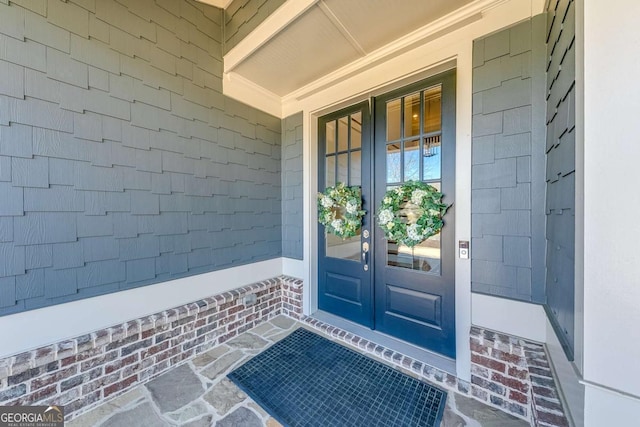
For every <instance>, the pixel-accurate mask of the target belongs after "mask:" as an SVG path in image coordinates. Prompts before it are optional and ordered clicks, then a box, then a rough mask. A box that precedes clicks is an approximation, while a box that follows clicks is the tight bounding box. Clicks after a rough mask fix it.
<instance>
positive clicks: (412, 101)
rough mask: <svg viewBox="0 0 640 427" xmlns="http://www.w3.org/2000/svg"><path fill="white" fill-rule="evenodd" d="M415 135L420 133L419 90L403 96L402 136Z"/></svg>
mask: <svg viewBox="0 0 640 427" xmlns="http://www.w3.org/2000/svg"><path fill="white" fill-rule="evenodd" d="M387 120H389V119H387ZM416 135H420V92H418V93H414V94H411V95H408V96H405V97H404V137H405V138H409V137H412V136H416Z"/></svg>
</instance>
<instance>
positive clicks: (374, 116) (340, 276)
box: [318, 71, 455, 358]
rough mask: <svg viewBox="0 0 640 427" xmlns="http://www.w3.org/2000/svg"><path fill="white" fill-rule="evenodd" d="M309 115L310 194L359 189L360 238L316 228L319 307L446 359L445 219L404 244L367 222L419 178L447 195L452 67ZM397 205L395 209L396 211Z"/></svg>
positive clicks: (450, 320)
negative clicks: (313, 180) (314, 145)
mask: <svg viewBox="0 0 640 427" xmlns="http://www.w3.org/2000/svg"><path fill="white" fill-rule="evenodd" d="M368 105H369V104H368V103H363V104H359V105H357V106H354V107H352V108H351V109H345V110H341V111H338V112H336V113H333V114H330V115H328V116H324V117H322V118H320V119H319V135H318V136H319V139H318V140H319V163H320V164H319V166H320V168H319V170H320V173H319V183H320V190H322V189H324V187H325V186H331V185H334V184H335V183H337V182H345V183H347V184H348V185H355V186H359V187H360V188H361V192H362V196H363V202H364V209H365V210H366V211H367V214H366V216H365V218H364V221H363V227H362V229H361V233H360V235H358V236H356V237H354V238H352V239H348V240H342V239H340V238H337V237H335V236H331V235H329V236H325V233H324V229H323V227H322V226H320V228H319V233H318V236H319V239H318V244H319V247H318V254H319V277H318V284H319V299H318V302H319V308H320V309H321V310H324V311H328V312H330V313H332V314H335V315H338V316H341V317H344V318H346V319H348V320H351V321H354V322H357V323H359V324H361V325H364V326H367V327H369V328H371V329H375V330H377V331H379V332H382V333H385V334H388V335H391V336H393V337H396V338H399V339H401V340H404V341H407V342H410V343H412V344H416V345H418V346H420V347H423V348H426V349H429V350H431V351H434V352H437V353H440V354H442V355H444V356H447V357H450V358H455V300H454V295H455V277H454V256H455V255H454V254H455V248H454V217H455V207H454V206H452V207H451V208H449V210H448V211H447V214H446V215H445V217H444V222H445V226H444V227H443V229H442V231H441V232H440V233H439V234H437V235H435V236H433V237H431V238H429V239H427V240H426V241H424V242H422V243H421V244H419V245H417V246H415V247H413V248H409V247H406V246H403V245H399V244H398V243H396V242H394V241H388V240H387V239H386V238H385V235H384V233H383V231H382V230H381V229H380V228H379V227H378V226H377V225H376V224H375V211H376V209H377V206H378V205H379V203H380V201H381V200H382V199H383V198H384V195H385V193H386V191H388V190H392V189H394V188H397V187H399V186H401V185H403V184H404V183H405V182H407V181H421V182H425V183H428V184H430V185H432V186H434V187H436V188H437V189H438V190H439V191H441V192H442V193H443V194H444V199H443V201H444V202H445V203H447V204H452V203H453V201H454V196H455V194H454V193H455V72H454V71H450V72H446V73H443V74H440V75H438V76H435V77H433V78H429V79H427V80H424V81H421V82H418V83H416V84H413V85H411V86H408V87H404V88H402V89H398V90H395V91H393V92H390V93H387V94H384V95H382V96H378V97H376V98H374V99H373V101H372V105H373V111H372V112H371V114H369V111H368ZM403 210H405V209H403Z"/></svg>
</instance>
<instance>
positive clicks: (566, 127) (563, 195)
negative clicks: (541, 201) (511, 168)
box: [546, 0, 576, 353]
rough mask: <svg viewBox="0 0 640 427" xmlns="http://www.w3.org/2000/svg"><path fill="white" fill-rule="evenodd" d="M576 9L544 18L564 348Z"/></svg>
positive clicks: (552, 280) (555, 264)
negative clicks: (545, 24)
mask: <svg viewBox="0 0 640 427" xmlns="http://www.w3.org/2000/svg"><path fill="white" fill-rule="evenodd" d="M575 8H576V5H575V1H573V0H551V1H550V2H549V5H548V9H547V14H546V17H547V28H546V29H547V33H546V34H547V60H546V67H547V68H546V69H547V81H546V83H547V86H546V89H547V91H546V93H547V114H546V124H547V145H546V153H547V168H546V183H547V198H546V222H547V233H546V238H547V273H546V282H547V307H548V308H549V311H550V312H551V313H550V314H551V317H552V323H555V325H554V326H555V327H556V332H557V333H558V335H559V337H560V339H561V342H563V344H566V345H568V347H569V348H572V347H573V342H574V296H575V290H574V289H575V284H574V262H575V261H574V260H575V238H574V237H575V167H576V166H575V144H576V140H575ZM568 352H569V353H570V352H571V350H569V351H568Z"/></svg>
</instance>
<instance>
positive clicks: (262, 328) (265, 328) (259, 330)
mask: <svg viewBox="0 0 640 427" xmlns="http://www.w3.org/2000/svg"><path fill="white" fill-rule="evenodd" d="M273 328H274V326H273V325H272V324H271V323H269V322H266V323H263V324H261V325H258V326H256V327H255V328H253V329H251V330H250V331H249V332H251V333H252V334H256V335H262V334H264V333H266V332H269V331H270V330H271V329H273Z"/></svg>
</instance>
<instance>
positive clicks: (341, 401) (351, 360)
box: [228, 328, 447, 427]
mask: <svg viewBox="0 0 640 427" xmlns="http://www.w3.org/2000/svg"><path fill="white" fill-rule="evenodd" d="M228 377H229V378H230V379H231V380H232V381H233V382H235V383H236V384H237V385H238V387H240V388H241V389H242V390H243V391H244V392H246V393H247V394H248V395H249V396H251V398H252V399H253V400H255V401H256V402H257V403H258V404H260V406H262V407H263V408H264V409H265V410H266V411H267V412H269V413H270V414H271V416H272V417H274V418H275V419H276V420H277V421H278V422H280V423H281V424H282V425H283V426H285V427H297V426H319V427H320V426H321V427H327V426H385V427H389V426H439V425H440V421H441V420H442V414H443V412H444V407H445V404H446V400H447V393H446V392H445V391H443V390H440V389H438V388H436V387H433V386H431V385H429V384H426V383H424V382H422V381H419V380H417V379H415V378H412V377H410V376H408V375H406V374H403V373H402V372H400V371H397V370H395V369H393V368H391V367H389V366H387V365H384V364H382V363H380V362H377V361H375V360H373V359H370V358H369V357H366V356H364V355H362V354H359V353H356V352H355V351H352V350H350V349H348V348H346V347H344V346H342V345H340V344H337V343H335V342H333V341H330V340H328V339H326V338H324V337H321V336H320V335H317V334H315V333H313V332H310V331H308V330H306V329H303V328H299V329H297V330H295V331H294V332H293V333H292V334H291V335H289V336H288V337H286V338H284V339H283V340H281V341H279V342H278V343H276V344H274V345H273V346H271V347H269V348H268V349H266V350H265V351H263V352H262V353H260V354H258V355H257V356H255V357H253V358H252V359H250V360H249V361H247V362H246V363H245V364H243V365H242V366H240V367H239V368H237V369H236V370H234V371H233V372H231V373H230V374H229V375H228Z"/></svg>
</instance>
